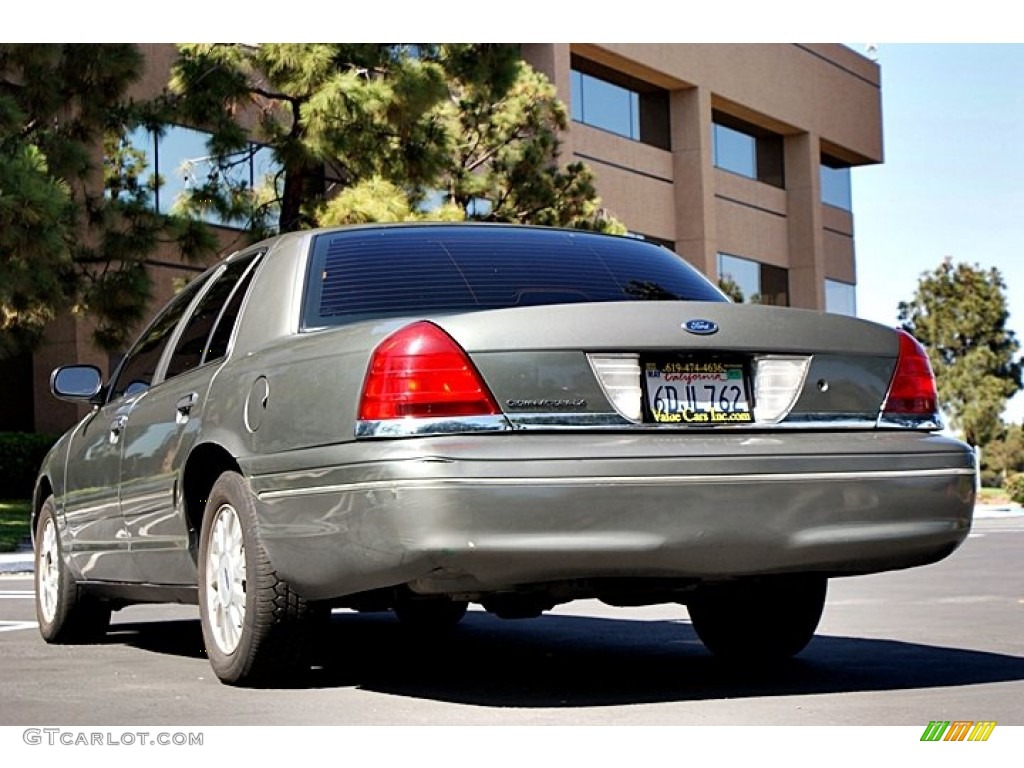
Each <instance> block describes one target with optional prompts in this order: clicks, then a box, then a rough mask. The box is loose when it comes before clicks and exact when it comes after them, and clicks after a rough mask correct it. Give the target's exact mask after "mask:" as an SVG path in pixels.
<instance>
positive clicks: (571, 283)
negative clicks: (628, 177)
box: [303, 225, 727, 328]
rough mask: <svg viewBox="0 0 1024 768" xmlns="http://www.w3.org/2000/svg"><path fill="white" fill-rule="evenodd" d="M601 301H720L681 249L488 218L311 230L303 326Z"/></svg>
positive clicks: (715, 289)
mask: <svg viewBox="0 0 1024 768" xmlns="http://www.w3.org/2000/svg"><path fill="white" fill-rule="evenodd" d="M604 301H727V299H725V298H724V296H723V295H722V293H721V292H720V291H719V290H718V289H717V288H715V287H714V286H713V285H712V284H711V283H710V282H709V281H708V280H707V279H706V278H705V277H704V276H703V275H701V274H700V273H699V272H698V271H697V270H696V269H694V268H693V267H691V266H690V265H689V264H687V263H686V262H685V261H684V260H683V259H682V258H681V257H680V256H678V255H676V254H674V253H672V252H670V251H668V250H666V249H664V248H661V247H659V246H656V245H652V244H650V243H645V242H643V241H640V240H634V239H631V238H625V237H613V236H608V235H597V234H593V233H587V232H572V231H565V230H544V229H520V228H516V227H501V226H487V225H476V226H474V225H463V226H453V227H445V226H423V227H415V226H412V227H395V228H381V229H359V230H350V231H347V232H336V233H327V234H323V235H318V236H317V237H316V239H315V240H314V243H313V258H312V259H311V260H310V270H309V275H308V277H307V283H306V296H305V305H304V310H303V326H304V327H306V328H316V327H323V326H327V325H339V324H343V323H347V322H353V321H356V320H362V319H368V318H373V317H386V316H397V315H408V314H417V313H451V312H466V311H472V310H483V309H503V308H506V307H516V306H529V305H543V304H571V303H578V302H604Z"/></svg>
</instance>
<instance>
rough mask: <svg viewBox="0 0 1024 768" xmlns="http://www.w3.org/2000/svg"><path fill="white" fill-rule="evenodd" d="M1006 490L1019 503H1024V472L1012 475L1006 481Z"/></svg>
mask: <svg viewBox="0 0 1024 768" xmlns="http://www.w3.org/2000/svg"><path fill="white" fill-rule="evenodd" d="M1006 492H1007V493H1008V494H1009V495H1010V499H1011V500H1013V501H1015V502H1017V503H1018V504H1024V474H1020V475H1012V476H1011V477H1010V479H1009V480H1007V481H1006Z"/></svg>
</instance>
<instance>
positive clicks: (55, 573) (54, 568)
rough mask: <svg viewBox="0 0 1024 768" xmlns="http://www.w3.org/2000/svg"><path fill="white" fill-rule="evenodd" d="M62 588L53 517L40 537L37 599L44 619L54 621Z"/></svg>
mask: <svg viewBox="0 0 1024 768" xmlns="http://www.w3.org/2000/svg"><path fill="white" fill-rule="evenodd" d="M59 590H60V551H59V550H58V549H57V527H56V526H55V525H54V524H53V518H50V517H48V518H46V522H45V523H43V535H42V536H41V537H40V539H39V562H37V563H36V599H37V600H38V601H39V610H40V613H42V615H43V619H44V620H46V621H47V622H51V621H53V617H54V616H55V615H56V614H57V597H58V594H59Z"/></svg>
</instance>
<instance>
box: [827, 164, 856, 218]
mask: <svg viewBox="0 0 1024 768" xmlns="http://www.w3.org/2000/svg"><path fill="white" fill-rule="evenodd" d="M821 202H823V203H825V204H826V205H831V206H835V207H836V208H842V209H843V210H844V211H852V210H853V195H852V194H851V191H850V168H849V166H847V165H845V164H844V163H843V162H842V161H841V160H836V159H834V158H831V157H828V156H827V155H822V158H821Z"/></svg>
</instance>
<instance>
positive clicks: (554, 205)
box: [168, 44, 621, 232]
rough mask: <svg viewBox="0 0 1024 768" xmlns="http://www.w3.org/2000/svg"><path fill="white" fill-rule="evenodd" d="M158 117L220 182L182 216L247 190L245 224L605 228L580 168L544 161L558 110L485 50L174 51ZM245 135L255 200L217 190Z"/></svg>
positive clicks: (611, 226) (509, 52)
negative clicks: (433, 222)
mask: <svg viewBox="0 0 1024 768" xmlns="http://www.w3.org/2000/svg"><path fill="white" fill-rule="evenodd" d="M179 52H180V58H179V60H178V62H177V64H176V65H175V67H174V72H173V76H172V80H171V83H170V94H171V96H170V99H169V102H168V107H169V110H170V113H171V114H174V115H175V116H176V117H175V119H176V120H178V121H179V122H187V123H190V124H194V125H201V126H203V127H204V128H207V129H209V130H211V131H212V132H213V137H212V139H211V141H210V151H211V154H212V155H213V157H214V162H215V164H216V165H217V166H218V167H219V168H220V169H221V171H222V172H220V173H218V174H215V175H214V176H213V177H212V178H211V180H210V181H209V182H208V184H207V185H205V186H203V187H202V188H199V189H195V190H193V191H192V192H191V193H190V195H189V199H187V200H186V207H187V206H189V205H191V206H192V208H193V209H194V208H195V207H196V206H199V205H211V204H212V205H214V206H216V207H218V210H234V211H235V212H237V211H238V208H237V207H236V208H231V206H232V205H237V203H238V201H240V200H244V199H245V197H246V194H248V195H249V200H250V206H249V218H250V222H251V224H250V225H251V226H252V227H253V228H254V229H256V230H259V231H261V232H262V231H265V230H266V229H267V228H268V226H269V225H270V223H271V222H272V220H273V213H274V212H275V209H276V211H278V212H279V218H278V226H279V228H280V230H281V231H291V230H295V229H301V228H305V227H312V226H321V225H328V224H344V223H359V222H366V221H405V220H416V219H444V220H458V219H466V218H469V219H480V220H488V221H517V222H524V223H525V222H528V223H537V224H551V225H562V226H577V227H586V228H590V229H601V230H617V231H621V227H620V226H619V225H618V224H617V223H616V222H614V221H613V220H612V219H611V218H610V217H609V216H607V215H606V214H605V213H604V212H603V211H602V210H601V209H600V208H599V204H598V201H597V198H596V195H595V190H594V186H593V178H592V176H591V174H590V172H589V171H588V170H587V169H586V168H585V167H584V166H583V165H582V164H573V165H569V166H566V167H560V166H559V165H558V132H559V131H560V130H562V129H564V128H565V126H566V115H565V108H564V106H563V105H562V104H561V103H560V102H559V101H558V100H557V98H556V97H555V93H554V88H553V87H552V86H551V84H550V83H548V82H547V80H546V79H545V78H544V77H543V76H541V75H539V74H538V73H536V72H534V71H533V70H532V69H531V68H530V67H529V66H528V65H526V64H525V63H524V62H522V61H521V59H520V58H519V55H518V49H517V47H515V46H511V45H495V44H472V45H470V44H437V45H428V44H422V45H383V44H359V45H351V44H284V45H276V44H273V45H272V44H263V45H258V46H244V45H233V44H221V45H209V44H203V45H182V46H180V50H179ZM252 139H255V140H257V141H260V142H262V143H264V144H266V145H268V146H270V147H271V148H272V149H273V152H274V155H275V158H276V160H277V163H278V165H279V167H280V172H279V173H278V174H277V177H276V178H274V179H272V180H270V184H269V191H268V188H267V187H265V188H264V189H263V190H262V192H260V191H258V190H246V189H244V188H243V187H244V185H239V184H237V183H233V182H231V180H230V178H231V174H230V172H229V170H230V168H231V166H232V165H233V164H234V163H236V162H239V161H240V160H244V159H245V157H244V153H245V152H246V151H251V150H248V149H247V148H248V147H250V146H251V145H250V144H248V143H247V142H249V141H250V140H252Z"/></svg>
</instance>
